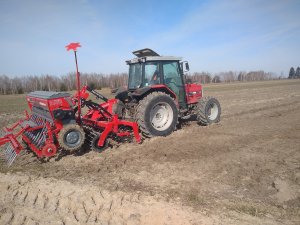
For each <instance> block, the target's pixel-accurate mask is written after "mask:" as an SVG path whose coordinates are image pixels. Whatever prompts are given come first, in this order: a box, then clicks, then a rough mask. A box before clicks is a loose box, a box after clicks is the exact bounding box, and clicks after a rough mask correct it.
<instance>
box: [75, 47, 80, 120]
mask: <svg viewBox="0 0 300 225" xmlns="http://www.w3.org/2000/svg"><path fill="white" fill-rule="evenodd" d="M74 54H75V63H76V79H77V96H78V112H77V113H78V119H79V123H81V93H80V73H79V71H78V63H77V54H76V51H74Z"/></svg>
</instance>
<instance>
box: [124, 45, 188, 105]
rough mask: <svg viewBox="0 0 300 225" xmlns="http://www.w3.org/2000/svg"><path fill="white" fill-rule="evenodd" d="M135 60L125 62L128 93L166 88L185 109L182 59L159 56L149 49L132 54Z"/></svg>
mask: <svg viewBox="0 0 300 225" xmlns="http://www.w3.org/2000/svg"><path fill="white" fill-rule="evenodd" d="M133 54H134V55H135V56H137V58H134V59H132V60H128V61H126V62H127V64H128V65H129V80H128V89H129V91H135V90H137V89H139V90H140V89H142V90H145V91H146V90H148V89H153V88H160V87H162V86H164V87H165V86H166V87H167V88H168V89H169V90H171V91H172V92H173V95H175V96H174V97H175V98H176V99H177V100H178V104H179V106H180V107H182V108H186V104H187V100H186V92H185V84H184V81H183V68H182V67H183V63H182V62H181V60H182V58H180V57H174V56H160V55H159V54H157V53H156V52H154V51H153V50H151V49H148V48H146V49H142V50H138V51H135V52H133Z"/></svg>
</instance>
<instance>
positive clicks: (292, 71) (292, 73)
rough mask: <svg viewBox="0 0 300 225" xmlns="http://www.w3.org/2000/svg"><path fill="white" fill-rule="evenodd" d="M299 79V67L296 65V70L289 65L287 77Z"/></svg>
mask: <svg viewBox="0 0 300 225" xmlns="http://www.w3.org/2000/svg"><path fill="white" fill-rule="evenodd" d="M297 78H298V79H299V78H300V67H299V66H298V67H297V69H296V71H295V69H294V67H291V69H290V72H289V79H297Z"/></svg>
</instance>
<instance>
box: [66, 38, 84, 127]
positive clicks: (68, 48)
mask: <svg viewBox="0 0 300 225" xmlns="http://www.w3.org/2000/svg"><path fill="white" fill-rule="evenodd" d="M78 47H81V45H80V43H79V42H77V43H70V44H69V45H67V46H66V48H67V51H69V50H73V51H74V55H75V63H76V81H77V97H78V111H77V113H78V122H79V123H81V92H80V73H79V70H78V63H77V54H76V52H77V48H78Z"/></svg>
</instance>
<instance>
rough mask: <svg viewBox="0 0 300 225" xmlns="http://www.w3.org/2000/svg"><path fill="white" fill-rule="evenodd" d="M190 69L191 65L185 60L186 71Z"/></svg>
mask: <svg viewBox="0 0 300 225" xmlns="http://www.w3.org/2000/svg"><path fill="white" fill-rule="evenodd" d="M189 70H190V66H189V63H188V62H185V71H189Z"/></svg>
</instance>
